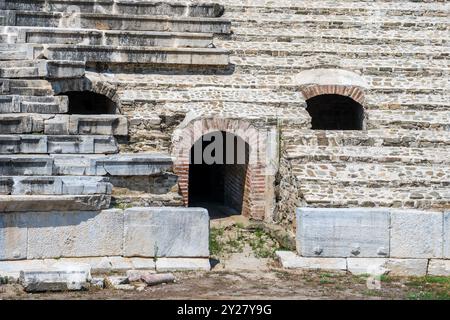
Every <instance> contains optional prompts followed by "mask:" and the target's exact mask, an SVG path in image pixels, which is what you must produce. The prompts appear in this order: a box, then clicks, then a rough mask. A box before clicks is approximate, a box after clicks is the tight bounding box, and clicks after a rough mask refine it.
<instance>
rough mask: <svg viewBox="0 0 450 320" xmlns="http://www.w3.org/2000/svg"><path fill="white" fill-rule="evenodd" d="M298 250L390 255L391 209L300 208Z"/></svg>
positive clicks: (302, 252)
mask: <svg viewBox="0 0 450 320" xmlns="http://www.w3.org/2000/svg"><path fill="white" fill-rule="evenodd" d="M297 226H298V227H297V251H298V253H299V255H301V256H304V257H318V256H321V257H386V256H389V211H388V210H383V209H366V208H358V209H332V208H330V209H328V208H327V209H315V208H299V209H298V210H297Z"/></svg>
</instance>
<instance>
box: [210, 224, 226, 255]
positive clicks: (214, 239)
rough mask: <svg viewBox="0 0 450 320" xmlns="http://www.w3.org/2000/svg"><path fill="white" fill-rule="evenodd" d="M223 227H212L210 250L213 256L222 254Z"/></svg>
mask: <svg viewBox="0 0 450 320" xmlns="http://www.w3.org/2000/svg"><path fill="white" fill-rule="evenodd" d="M223 233H224V229H223V228H211V231H210V233H209V250H210V251H211V255H212V256H216V255H220V253H221V249H222V245H221V243H220V237H221V236H223Z"/></svg>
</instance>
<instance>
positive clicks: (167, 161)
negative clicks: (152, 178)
mask: <svg viewBox="0 0 450 320" xmlns="http://www.w3.org/2000/svg"><path fill="white" fill-rule="evenodd" d="M171 168H172V158H170V157H169V156H167V155H160V154H139V155H126V154H120V155H113V156H108V157H105V158H99V159H98V160H96V163H95V172H96V174H97V175H111V176H142V175H144V176H148V175H155V174H160V173H162V172H164V171H167V170H169V169H171Z"/></svg>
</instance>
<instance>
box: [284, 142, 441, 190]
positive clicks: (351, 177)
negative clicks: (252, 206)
mask: <svg viewBox="0 0 450 320" xmlns="http://www.w3.org/2000/svg"><path fill="white" fill-rule="evenodd" d="M361 149H362V150H361V153H364V151H363V149H364V148H361ZM336 158H337V156H336ZM360 158H363V157H362V156H361V157H360ZM379 158H381V157H373V158H372V163H371V162H370V157H369V156H367V157H366V159H364V160H366V161H368V162H367V163H366V162H358V159H353V158H352V157H351V156H349V157H348V160H347V161H344V158H341V159H338V160H337V161H333V160H334V159H333V160H332V161H333V162H326V161H325V160H323V161H320V162H314V160H312V161H311V162H306V159H295V160H291V163H292V173H293V175H295V176H296V177H297V179H298V180H299V181H307V180H310V181H330V182H335V183H337V184H345V183H349V184H364V185H368V186H380V185H386V186H398V187H400V186H408V185H414V186H420V185H430V184H431V185H441V186H447V187H449V186H450V172H449V170H448V167H449V166H448V164H447V163H446V164H433V167H432V169H431V168H430V164H428V165H407V164H404V163H393V162H388V161H386V160H384V162H383V160H381V161H382V162H381V163H375V162H376V161H378V159H379ZM405 162H406V161H405Z"/></svg>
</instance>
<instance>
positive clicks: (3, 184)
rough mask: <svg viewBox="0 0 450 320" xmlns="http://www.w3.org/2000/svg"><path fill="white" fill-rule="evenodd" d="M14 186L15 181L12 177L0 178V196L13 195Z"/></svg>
mask: <svg viewBox="0 0 450 320" xmlns="http://www.w3.org/2000/svg"><path fill="white" fill-rule="evenodd" d="M13 185H14V179H13V178H12V177H0V194H3V195H7V194H11V192H12V190H13Z"/></svg>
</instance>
